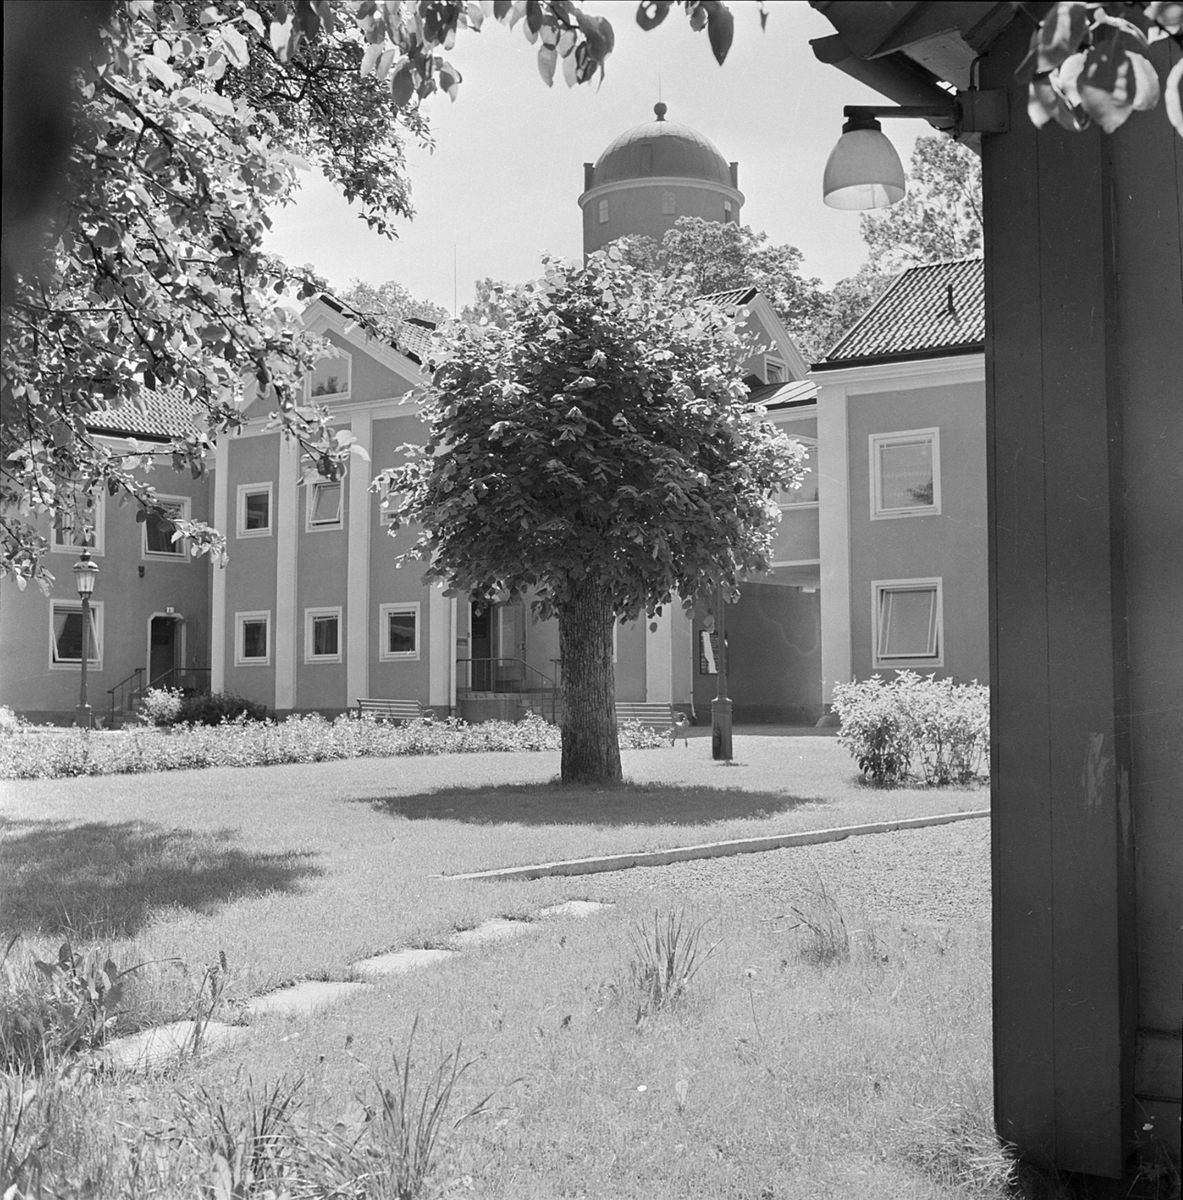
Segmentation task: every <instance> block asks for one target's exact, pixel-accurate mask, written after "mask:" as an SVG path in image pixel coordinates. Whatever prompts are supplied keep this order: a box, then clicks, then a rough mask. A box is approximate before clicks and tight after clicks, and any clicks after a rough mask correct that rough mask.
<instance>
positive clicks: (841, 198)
mask: <svg viewBox="0 0 1183 1200" xmlns="http://www.w3.org/2000/svg"><path fill="white" fill-rule="evenodd" d="M842 112H843V115H844V116H845V117H846V124H844V125H843V126H842V136H841V137H840V138H839V139H838V144H837V145H836V146H835V147H834V149H833V150H831V151H830V157H829V159H828V160H827V162H826V170H825V173H824V175H823V176H822V200H823V201H824V202H825V203H826V204H827V205H828V206H829V207H830V208H841V209H847V210H865V209H870V208H886V207H887V206H888V205H889V204H895V203H896V201H898V200H902V199H903V198H904V195H905V193H906V191H907V185H906V184H905V182H904V168H903V164H902V163H901V162H900V156H899V155H898V154H897V153H896V151H895V147H894V146H893V145H892V144H891V142H889V141H888V140H887V137H886V135H885V134H884V133H883V129H882V127H881V126H880V124H879V120H878V118H882V117H905V118H912V119H928V120H935V121H937V122H938V123H939V124H940V125H943V126H945V127H947V129H948V132H949V133H951V134H952V135H953V136H955V137H956V136H957V135H959V134H962V133H1003V132H1005V131H1006V128H1007V108H1006V92H1005V90H1003V89H1001V88H999V89H996V90H990V91H981V90H974V91H967V92H959V93H958V94H957V95H956V96H950V97H949V102H948V104H911V105H901V106H898V107H897V106H895V105H862V104H860V105H849V106H847V107H846V108H844V109H843V110H842Z"/></svg>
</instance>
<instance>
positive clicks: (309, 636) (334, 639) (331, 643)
mask: <svg viewBox="0 0 1183 1200" xmlns="http://www.w3.org/2000/svg"><path fill="white" fill-rule="evenodd" d="M304 661H305V662H306V663H339V662H340V661H341V609H340V608H339V607H338V608H306V609H305V610H304Z"/></svg>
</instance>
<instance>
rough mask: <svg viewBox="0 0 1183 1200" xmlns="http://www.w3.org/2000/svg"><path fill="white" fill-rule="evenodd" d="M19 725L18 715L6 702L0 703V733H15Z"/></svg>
mask: <svg viewBox="0 0 1183 1200" xmlns="http://www.w3.org/2000/svg"><path fill="white" fill-rule="evenodd" d="M20 727H21V719H20V717H18V716H17V715H16V713H14V712H13V711H12V709H11V708H9V707H8V705H7V704H0V734H5V733H16V731H17V730H18V729H19V728H20Z"/></svg>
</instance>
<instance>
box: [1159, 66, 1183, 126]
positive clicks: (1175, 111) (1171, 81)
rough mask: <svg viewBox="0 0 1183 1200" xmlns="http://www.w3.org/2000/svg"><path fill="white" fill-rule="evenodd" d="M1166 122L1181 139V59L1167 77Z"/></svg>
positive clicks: (1182, 121) (1182, 107)
mask: <svg viewBox="0 0 1183 1200" xmlns="http://www.w3.org/2000/svg"><path fill="white" fill-rule="evenodd" d="M1164 86H1165V88H1166V94H1167V120H1169V121H1170V123H1171V124H1172V125H1174V127H1175V131H1176V132H1177V133H1178V134H1179V136H1180V137H1183V58H1181V59H1179V61H1178V62H1177V63H1176V64H1175V65H1174V66H1173V67H1172V68H1171V73H1170V74H1169V75H1168V76H1167V81H1166V84H1165V85H1164Z"/></svg>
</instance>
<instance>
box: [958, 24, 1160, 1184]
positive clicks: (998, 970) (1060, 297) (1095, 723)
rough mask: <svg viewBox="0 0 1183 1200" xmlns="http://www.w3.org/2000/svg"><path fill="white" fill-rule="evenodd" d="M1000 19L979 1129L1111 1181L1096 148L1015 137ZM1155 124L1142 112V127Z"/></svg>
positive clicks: (1115, 1073) (1115, 625) (1111, 569)
mask: <svg viewBox="0 0 1183 1200" xmlns="http://www.w3.org/2000/svg"><path fill="white" fill-rule="evenodd" d="M1029 35H1030V28H1029V27H1028V26H1027V25H1026V24H1025V23H1023V22H1017V23H1015V24H1014V25H1012V26H1011V27H1010V29H1009V30H1008V31H1007V32H1006V33H1005V34H1003V36H1002V37H1001V38H1000V39H999V41H998V42H996V43H995V44H994V45H993V46H992V47H991V48H990V52H989V53H988V55H987V56H986V57H985V58H984V59H983V61H982V72H981V86H983V87H1006V88H1008V89H1009V90H1010V93H1011V97H1012V104H1011V118H1010V120H1011V131H1010V132H1009V133H1007V134H1001V135H996V136H987V137H985V138H984V139H983V142H984V145H983V168H984V176H985V192H986V195H985V212H986V250H985V254H986V312H987V330H986V393H987V437H988V446H989V503H990V530H991V543H990V575H991V625H992V644H991V684H992V686H993V696H994V699H993V715H992V721H993V739H992V740H993V761H992V764H991V769H992V776H993V788H994V794H993V806H994V811H993V855H994V1042H995V1049H994V1054H995V1105H996V1116H997V1124H998V1131H999V1134H1000V1135H1001V1136H1002V1137H1004V1138H1006V1139H1008V1140H1009V1141H1012V1142H1015V1143H1017V1145H1018V1146H1019V1148H1020V1150H1021V1151H1022V1152H1023V1153H1024V1154H1025V1155H1026V1156H1027V1157H1028V1158H1030V1159H1033V1160H1034V1161H1036V1162H1043V1163H1045V1164H1047V1165H1049V1166H1055V1167H1057V1168H1059V1169H1060V1170H1068V1171H1079V1172H1082V1173H1085V1174H1088V1175H1094V1176H1102V1177H1108V1178H1118V1177H1120V1176H1121V1175H1122V1173H1123V1167H1124V1163H1125V1160H1126V1157H1127V1155H1128V1153H1129V1150H1130V1148H1131V1136H1132V1122H1133V1063H1134V1045H1135V1030H1136V1025H1137V1015H1136V1014H1137V995H1136V987H1137V978H1136V968H1135V953H1134V934H1133V929H1134V926H1133V903H1132V897H1133V861H1134V860H1133V840H1132V820H1131V810H1130V768H1131V760H1130V729H1129V721H1128V715H1129V702H1128V663H1127V645H1128V639H1127V633H1126V593H1125V564H1124V547H1125V534H1124V492H1125V481H1124V478H1123V473H1124V470H1125V467H1124V464H1123V458H1122V426H1123V397H1122V394H1121V389H1120V388H1119V387H1118V376H1119V365H1120V361H1119V360H1120V349H1121V332H1122V313H1121V310H1120V303H1119V295H1118V272H1117V269H1116V255H1115V229H1114V212H1115V210H1114V188H1115V186H1116V185H1117V181H1116V180H1115V178H1114V173H1113V164H1112V144H1111V143H1109V142H1107V141H1106V140H1105V138H1104V135H1102V134H1101V133H1100V132H1098V131H1096V130H1092V131H1089V132H1087V133H1084V134H1070V133H1068V132H1066V131H1064V130H1061V129H1059V128H1049V129H1044V130H1042V131H1037V130H1036V129H1035V128H1034V127H1033V126H1032V125H1031V123H1030V121H1029V120H1028V118H1027V114H1026V96H1025V94H1024V89H1022V88H1020V87H1019V86H1018V85H1017V84H1016V83H1015V81H1014V77H1013V72H1014V68H1015V66H1016V65H1017V63H1018V62H1019V61H1020V59H1021V57H1022V55H1023V53H1024V52H1025V50H1026V43H1027V39H1028V37H1029ZM1156 116H1157V117H1158V119H1160V120H1161V119H1162V116H1161V114H1156Z"/></svg>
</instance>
